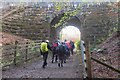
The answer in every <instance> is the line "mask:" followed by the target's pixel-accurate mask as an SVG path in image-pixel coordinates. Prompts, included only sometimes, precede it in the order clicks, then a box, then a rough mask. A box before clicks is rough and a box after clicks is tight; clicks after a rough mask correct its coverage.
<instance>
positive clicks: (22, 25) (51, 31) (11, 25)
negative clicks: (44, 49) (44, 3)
mask: <svg viewBox="0 0 120 80" xmlns="http://www.w3.org/2000/svg"><path fill="white" fill-rule="evenodd" d="M49 12H50V11H49V10H48V11H47V12H46V8H36V9H34V7H30V6H28V7H17V8H15V9H13V10H11V11H10V12H9V13H6V14H2V16H3V18H2V31H3V32H7V33H12V34H15V35H18V36H21V37H23V38H27V39H31V40H42V39H48V40H51V41H52V39H54V38H55V37H57V36H59V32H60V31H61V29H62V28H63V25H62V26H59V27H58V28H54V27H52V26H53V25H55V24H56V23H58V22H59V20H60V19H61V18H62V17H63V15H64V12H62V13H61V12H58V13H56V12H52V13H49ZM49 14H50V15H51V17H49V20H47V19H46V16H47V15H49ZM63 24H64V23H63ZM65 25H66V26H69V25H70V26H75V27H77V28H78V29H79V30H80V32H81V33H82V36H83V34H84V28H83V25H84V17H83V16H82V15H76V16H73V17H71V18H70V19H69V20H67V21H65ZM82 38H83V37H82Z"/></svg>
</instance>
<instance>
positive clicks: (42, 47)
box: [40, 42, 48, 52]
mask: <svg viewBox="0 0 120 80" xmlns="http://www.w3.org/2000/svg"><path fill="white" fill-rule="evenodd" d="M40 49H41V51H42V52H47V51H48V47H47V43H46V42H42V43H41V46H40Z"/></svg>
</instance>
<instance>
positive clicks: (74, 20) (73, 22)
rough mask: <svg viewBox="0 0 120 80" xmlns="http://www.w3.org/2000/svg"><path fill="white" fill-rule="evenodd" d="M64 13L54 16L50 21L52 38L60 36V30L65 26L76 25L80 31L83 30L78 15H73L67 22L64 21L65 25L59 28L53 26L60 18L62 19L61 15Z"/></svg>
mask: <svg viewBox="0 0 120 80" xmlns="http://www.w3.org/2000/svg"><path fill="white" fill-rule="evenodd" d="M63 15H64V14H59V15H58V16H56V17H54V18H53V20H52V21H51V23H50V28H51V31H50V32H51V37H50V38H51V40H52V39H55V38H56V37H59V34H60V31H61V30H62V29H63V28H64V27H65V26H74V27H76V28H78V29H79V31H80V33H82V32H83V29H82V22H81V20H80V18H79V17H78V16H73V17H71V18H70V19H69V20H67V21H65V23H63V25H61V26H58V27H57V28H54V27H52V26H54V25H55V24H56V23H58V22H59V20H60V19H61V17H62V16H63Z"/></svg>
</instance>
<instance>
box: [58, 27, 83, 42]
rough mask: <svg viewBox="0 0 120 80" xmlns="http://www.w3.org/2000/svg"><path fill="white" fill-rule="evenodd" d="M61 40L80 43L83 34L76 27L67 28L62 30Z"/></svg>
mask: <svg viewBox="0 0 120 80" xmlns="http://www.w3.org/2000/svg"><path fill="white" fill-rule="evenodd" d="M59 38H60V40H61V41H64V40H69V41H70V40H72V41H74V42H76V41H80V39H81V32H80V30H79V29H78V28H76V27H75V26H65V27H64V28H62V29H61V31H60V33H59Z"/></svg>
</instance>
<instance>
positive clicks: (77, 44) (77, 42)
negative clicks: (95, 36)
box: [74, 41, 80, 50]
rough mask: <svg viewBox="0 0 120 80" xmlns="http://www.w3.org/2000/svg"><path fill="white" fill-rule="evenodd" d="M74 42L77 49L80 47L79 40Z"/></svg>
mask: <svg viewBox="0 0 120 80" xmlns="http://www.w3.org/2000/svg"><path fill="white" fill-rule="evenodd" d="M74 44H75V47H76V49H77V50H79V49H80V41H76V42H75V43H74Z"/></svg>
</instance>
